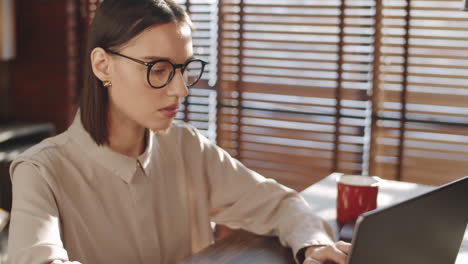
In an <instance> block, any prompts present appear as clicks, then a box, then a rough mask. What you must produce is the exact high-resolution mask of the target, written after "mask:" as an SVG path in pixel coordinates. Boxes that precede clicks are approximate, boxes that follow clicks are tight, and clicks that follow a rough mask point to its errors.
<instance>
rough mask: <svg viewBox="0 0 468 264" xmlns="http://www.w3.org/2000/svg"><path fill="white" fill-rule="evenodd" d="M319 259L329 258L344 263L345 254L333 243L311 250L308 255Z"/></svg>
mask: <svg viewBox="0 0 468 264" xmlns="http://www.w3.org/2000/svg"><path fill="white" fill-rule="evenodd" d="M310 257H312V258H314V259H317V260H319V261H322V262H323V261H326V260H331V261H334V262H336V263H338V264H345V262H346V254H345V253H344V252H342V251H341V250H339V249H338V248H337V247H336V246H335V245H330V246H327V247H324V248H321V249H319V250H316V251H315V252H313V254H312V255H311V256H310Z"/></svg>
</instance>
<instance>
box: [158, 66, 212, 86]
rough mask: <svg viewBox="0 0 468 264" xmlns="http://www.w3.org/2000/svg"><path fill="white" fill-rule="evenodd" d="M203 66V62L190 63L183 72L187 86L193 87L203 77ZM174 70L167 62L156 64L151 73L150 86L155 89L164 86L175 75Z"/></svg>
mask: <svg viewBox="0 0 468 264" xmlns="http://www.w3.org/2000/svg"><path fill="white" fill-rule="evenodd" d="M202 70H203V64H202V62H201V61H190V62H189V63H188V64H187V65H186V67H185V70H184V72H183V76H184V81H185V85H187V87H190V86H193V85H194V84H195V83H196V82H197V81H198V80H199V79H200V77H201V75H202ZM174 74H175V73H174V68H173V66H172V64H171V63H169V62H167V61H160V62H157V63H155V64H154V65H153V66H152V67H151V69H150V73H149V81H150V84H151V85H152V86H154V87H160V86H164V85H165V84H167V83H168V82H169V80H170V79H171V78H172V77H173V75H174Z"/></svg>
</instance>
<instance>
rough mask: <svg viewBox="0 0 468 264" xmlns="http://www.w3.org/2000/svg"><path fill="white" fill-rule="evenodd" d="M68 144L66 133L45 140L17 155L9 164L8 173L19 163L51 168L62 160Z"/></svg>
mask: <svg viewBox="0 0 468 264" xmlns="http://www.w3.org/2000/svg"><path fill="white" fill-rule="evenodd" d="M68 144H69V137H68V136H67V135H66V132H64V133H61V134H59V135H56V136H53V137H49V138H46V139H44V140H42V141H41V142H40V143H38V144H36V145H34V146H32V147H30V148H28V149H26V150H25V151H24V152H22V153H21V154H19V155H18V156H17V157H16V158H15V159H14V160H13V162H12V163H11V165H10V172H13V170H14V169H15V167H16V166H18V165H19V164H21V163H28V164H31V165H34V166H36V167H48V166H49V165H51V166H52V165H53V164H56V162H57V161H58V160H59V159H61V158H63V156H64V153H65V151H66V147H67V145H68Z"/></svg>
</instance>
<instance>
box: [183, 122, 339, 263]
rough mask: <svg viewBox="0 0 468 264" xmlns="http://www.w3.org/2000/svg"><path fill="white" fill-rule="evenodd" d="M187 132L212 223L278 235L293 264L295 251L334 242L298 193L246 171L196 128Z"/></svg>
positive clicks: (323, 223) (323, 222)
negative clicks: (204, 179)
mask: <svg viewBox="0 0 468 264" xmlns="http://www.w3.org/2000/svg"><path fill="white" fill-rule="evenodd" d="M191 130H192V133H193V135H194V136H195V138H196V141H197V143H196V144H198V146H194V148H200V151H201V152H202V159H203V160H202V162H203V163H204V168H205V170H206V172H205V173H206V175H208V182H209V184H210V202H211V217H212V220H213V221H214V222H216V223H220V224H224V225H227V226H229V227H231V228H242V229H245V230H247V231H250V232H253V233H256V234H261V235H271V236H278V237H279V239H280V241H281V244H282V245H283V246H289V247H291V248H292V250H293V253H294V256H295V257H296V262H297V261H298V260H297V253H298V251H299V250H300V249H302V248H304V247H307V246H318V245H326V244H331V243H333V240H332V238H331V237H333V236H332V232H331V229H330V227H329V226H328V224H327V223H326V222H325V221H324V220H323V219H321V218H320V217H318V216H316V215H315V214H314V213H313V212H311V209H310V207H309V206H308V204H307V202H305V200H304V199H303V198H302V197H301V196H300V195H299V194H298V193H297V192H295V191H294V190H292V189H290V188H287V187H285V186H283V185H281V184H279V183H277V182H276V181H274V180H273V179H267V178H264V177H263V176H261V175H260V174H258V173H256V172H254V171H252V170H250V169H248V168H246V167H245V166H244V165H243V164H242V163H240V162H239V161H238V160H236V159H234V158H232V157H231V156H230V155H229V154H228V153H227V152H225V151H224V150H223V149H221V148H220V147H218V146H216V145H215V144H212V143H211V142H210V141H209V140H208V139H206V138H205V137H204V136H203V135H201V134H200V133H199V132H198V131H197V130H196V129H195V128H191Z"/></svg>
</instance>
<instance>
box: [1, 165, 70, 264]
mask: <svg viewBox="0 0 468 264" xmlns="http://www.w3.org/2000/svg"><path fill="white" fill-rule="evenodd" d="M42 170H43V169H41V168H40V167H39V166H36V165H34V164H32V163H29V162H21V163H18V162H16V163H13V165H12V167H11V170H10V173H11V179H12V184H13V206H12V213H11V222H10V232H9V242H8V258H9V263H11V264H30V263H51V262H52V261H54V260H61V261H68V255H67V252H66V250H65V249H64V248H63V243H62V240H61V237H60V216H59V211H58V208H57V203H56V200H55V197H54V193H53V191H52V188H51V186H50V184H49V183H48V182H47V180H46V178H45V177H44V174H45V172H44V171H42Z"/></svg>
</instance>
